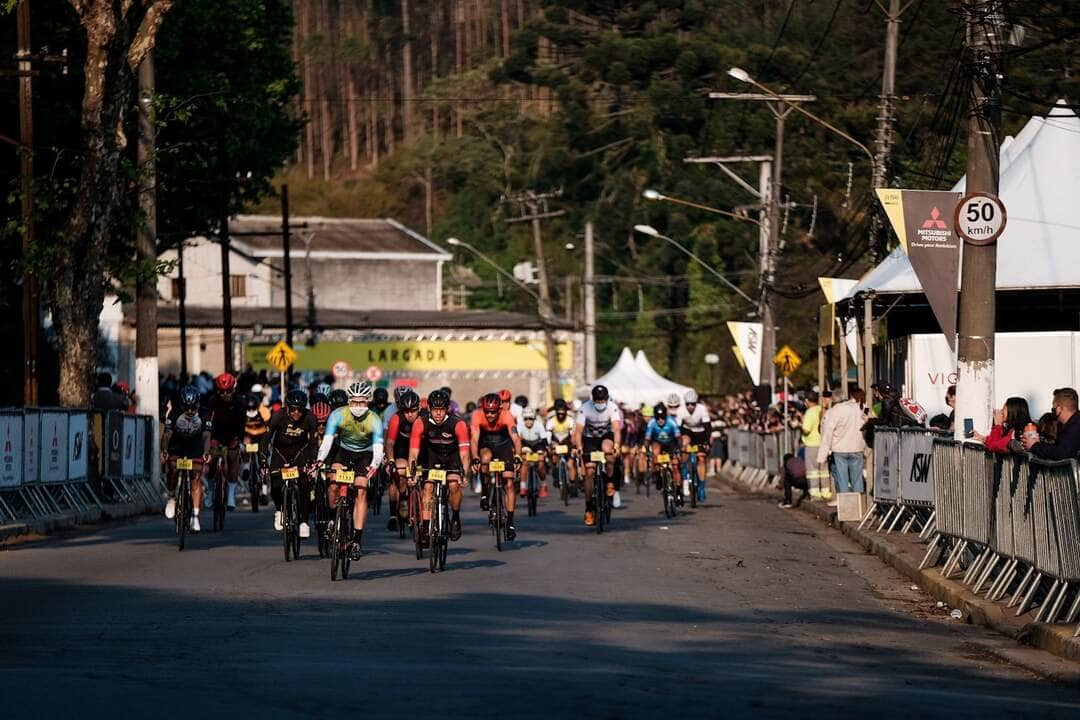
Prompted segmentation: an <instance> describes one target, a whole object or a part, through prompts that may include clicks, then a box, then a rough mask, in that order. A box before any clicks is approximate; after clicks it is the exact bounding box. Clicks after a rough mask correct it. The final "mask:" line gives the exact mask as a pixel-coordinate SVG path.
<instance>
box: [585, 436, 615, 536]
mask: <svg viewBox="0 0 1080 720" xmlns="http://www.w3.org/2000/svg"><path fill="white" fill-rule="evenodd" d="M589 461H590V462H592V463H595V464H596V470H595V471H594V474H593V503H594V504H595V506H596V533H597V534H598V535H599V534H600V533H602V532H604V525H606V524H607V525H609V524H611V495H613V494H614V490H613V491H612V493H611V494H610V495H609V494H608V490H607V484H608V478H607V456H605V455H604V451H603V450H593V451H592V452H591V453H589Z"/></svg>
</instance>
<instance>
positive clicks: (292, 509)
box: [289, 488, 307, 560]
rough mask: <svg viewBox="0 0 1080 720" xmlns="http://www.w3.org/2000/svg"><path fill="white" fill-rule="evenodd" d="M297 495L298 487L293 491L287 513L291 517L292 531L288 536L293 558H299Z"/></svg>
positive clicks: (298, 494) (298, 500) (298, 499)
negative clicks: (290, 541)
mask: <svg viewBox="0 0 1080 720" xmlns="http://www.w3.org/2000/svg"><path fill="white" fill-rule="evenodd" d="M299 496H300V489H299V488H297V489H296V490H294V491H293V494H292V502H290V503H289V514H290V515H292V519H293V521H292V532H290V536H291V537H292V556H293V560H299V559H300V521H301V518H300V508H299V502H300V497H299ZM303 519H304V520H307V518H303Z"/></svg>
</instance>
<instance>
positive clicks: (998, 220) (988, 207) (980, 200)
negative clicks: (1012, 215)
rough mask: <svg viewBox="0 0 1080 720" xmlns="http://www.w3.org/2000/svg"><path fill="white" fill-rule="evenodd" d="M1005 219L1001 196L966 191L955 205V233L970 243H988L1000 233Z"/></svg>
mask: <svg viewBox="0 0 1080 720" xmlns="http://www.w3.org/2000/svg"><path fill="white" fill-rule="evenodd" d="M1007 219H1008V217H1007V215H1006V213H1005V206H1004V205H1003V204H1002V202H1001V198H999V197H998V196H996V195H991V194H990V193H981V192H976V193H968V194H967V195H965V196H964V197H963V198H961V199H960V202H959V203H958V204H957V206H956V218H955V220H956V234H957V235H959V236H960V237H962V238H964V240H965V241H967V242H968V243H970V244H972V245H989V244H990V243H992V242H994V241H995V240H997V238H998V236H999V235H1001V232H1002V231H1003V230H1004V229H1005V222H1006V221H1007Z"/></svg>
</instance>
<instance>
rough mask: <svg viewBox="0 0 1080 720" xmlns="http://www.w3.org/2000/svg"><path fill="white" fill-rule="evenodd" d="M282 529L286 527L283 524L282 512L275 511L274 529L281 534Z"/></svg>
mask: <svg viewBox="0 0 1080 720" xmlns="http://www.w3.org/2000/svg"><path fill="white" fill-rule="evenodd" d="M282 527H284V526H283V525H282V524H281V511H280V510H275V511H274V529H275V530H277V531H278V532H281V528H282Z"/></svg>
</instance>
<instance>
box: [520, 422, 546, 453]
mask: <svg viewBox="0 0 1080 720" xmlns="http://www.w3.org/2000/svg"><path fill="white" fill-rule="evenodd" d="M518 434H519V435H520V436H521V445H522V447H527V448H529V449H530V450H539V449H541V448H543V447H546V446H547V444H548V441H549V440H550V439H551V436H550V435H548V431H547V428H545V427H544V426H543V425H542V424H541V423H538V422H535V421H534V422H533V426H532V427H529V426H527V425H522V426H521V427H520V428H519V429H518Z"/></svg>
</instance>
